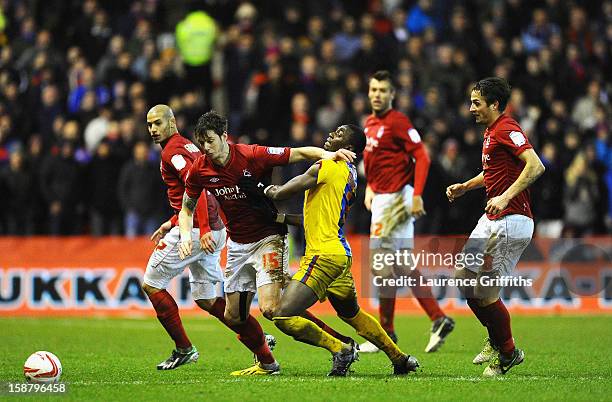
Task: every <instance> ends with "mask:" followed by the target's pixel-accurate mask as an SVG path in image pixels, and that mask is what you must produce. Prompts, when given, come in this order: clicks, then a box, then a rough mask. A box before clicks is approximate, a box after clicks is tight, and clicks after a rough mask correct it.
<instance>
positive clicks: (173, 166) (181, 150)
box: [159, 133, 223, 230]
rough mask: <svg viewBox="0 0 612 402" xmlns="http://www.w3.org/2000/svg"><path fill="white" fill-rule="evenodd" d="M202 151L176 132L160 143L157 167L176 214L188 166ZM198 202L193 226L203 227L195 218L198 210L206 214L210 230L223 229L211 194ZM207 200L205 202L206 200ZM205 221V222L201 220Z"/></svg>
mask: <svg viewBox="0 0 612 402" xmlns="http://www.w3.org/2000/svg"><path fill="white" fill-rule="evenodd" d="M200 155H202V153H201V152H200V150H199V149H198V147H196V146H195V144H193V143H192V142H191V141H189V140H188V139H187V138H185V137H183V136H181V135H180V134H178V133H176V134H173V135H172V136H171V137H170V138H168V140H167V141H166V143H165V144H163V145H162V153H161V162H160V166H159V169H160V170H161V176H162V180H163V181H164V183H166V187H168V192H167V193H168V201H169V202H170V206H171V207H172V209H174V211H175V212H176V213H177V214H178V212H179V211H180V210H181V207H182V204H183V193H184V192H185V179H186V177H185V176H186V175H187V172H188V171H189V168H190V167H191V165H192V164H193V162H194V161H195V160H196V159H197V158H198V157H199V156H200ZM202 200H203V202H202V203H200V202H198V206H197V207H196V213H195V216H194V218H193V219H194V227H196V226H197V227H200V229H204V228H205V227H206V226H205V225H200V224H199V222H198V220H197V215H198V211H199V214H200V215H208V226H209V227H210V229H212V230H221V229H223V222H222V221H221V218H220V217H219V204H218V203H217V201H216V200H215V199H214V198H213V197H212V196H211V195H207V197H206V198H202ZM206 201H207V202H206ZM202 223H205V222H202Z"/></svg>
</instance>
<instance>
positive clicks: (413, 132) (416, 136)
mask: <svg viewBox="0 0 612 402" xmlns="http://www.w3.org/2000/svg"><path fill="white" fill-rule="evenodd" d="M408 136H409V137H410V139H411V140H412V142H414V143H415V144H418V143H419V142H421V136H420V135H419V132H418V131H416V129H415V128H411V129H409V130H408Z"/></svg>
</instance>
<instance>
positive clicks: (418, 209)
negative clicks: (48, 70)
mask: <svg viewBox="0 0 612 402" xmlns="http://www.w3.org/2000/svg"><path fill="white" fill-rule="evenodd" d="M425 214H427V212H425V207H424V206H423V197H421V196H420V195H415V196H413V197H412V216H413V217H414V219H418V218H420V217H421V216H423V215H425Z"/></svg>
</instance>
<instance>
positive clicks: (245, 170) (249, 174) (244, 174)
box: [242, 169, 252, 177]
mask: <svg viewBox="0 0 612 402" xmlns="http://www.w3.org/2000/svg"><path fill="white" fill-rule="evenodd" d="M242 174H243V176H244V177H251V176H252V174H251V172H249V171H248V169H243V170H242Z"/></svg>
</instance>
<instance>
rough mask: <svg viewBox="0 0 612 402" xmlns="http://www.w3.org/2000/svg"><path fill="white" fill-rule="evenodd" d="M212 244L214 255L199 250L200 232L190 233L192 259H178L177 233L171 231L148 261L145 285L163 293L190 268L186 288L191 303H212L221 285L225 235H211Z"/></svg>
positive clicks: (222, 232) (223, 233) (196, 230)
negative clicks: (213, 244) (221, 261)
mask: <svg viewBox="0 0 612 402" xmlns="http://www.w3.org/2000/svg"><path fill="white" fill-rule="evenodd" d="M212 234H213V238H214V241H215V245H216V247H215V251H214V252H213V253H212V254H208V253H206V252H204V251H202V249H201V248H200V230H199V229H193V230H192V232H191V239H192V240H193V249H192V252H191V256H190V257H189V258H186V259H184V260H181V259H180V258H179V253H178V243H179V240H180V231H179V228H178V226H175V227H173V228H172V229H171V230H170V231H169V232H168V233H166V235H165V236H164V238H163V239H161V240H160V241H159V243H158V244H157V246H156V247H155V251H153V254H151V257H150V258H149V263H148V264H147V270H146V272H145V274H144V283H146V284H147V285H149V286H152V287H154V288H157V289H166V287H167V286H168V283H170V281H171V280H172V279H173V278H174V277H176V276H178V275H180V274H181V273H182V272H183V270H184V269H185V268H186V267H188V268H189V284H190V285H191V296H192V297H193V299H194V300H202V299H213V298H215V297H216V296H217V291H216V284H217V283H218V282H221V280H222V275H221V265H220V264H219V260H220V259H221V250H223V247H225V241H226V231H225V228H223V229H221V230H213V231H212Z"/></svg>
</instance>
